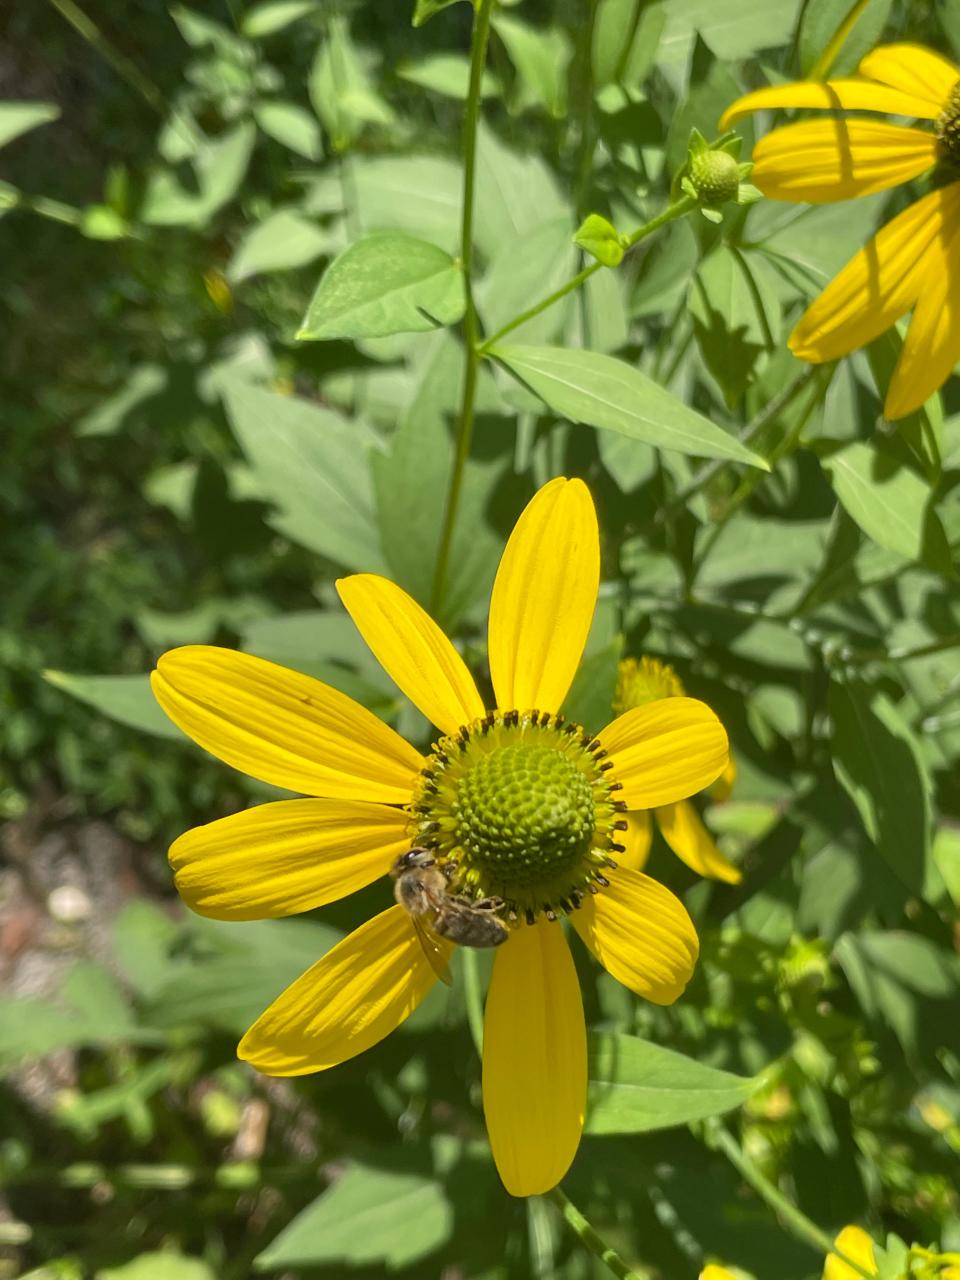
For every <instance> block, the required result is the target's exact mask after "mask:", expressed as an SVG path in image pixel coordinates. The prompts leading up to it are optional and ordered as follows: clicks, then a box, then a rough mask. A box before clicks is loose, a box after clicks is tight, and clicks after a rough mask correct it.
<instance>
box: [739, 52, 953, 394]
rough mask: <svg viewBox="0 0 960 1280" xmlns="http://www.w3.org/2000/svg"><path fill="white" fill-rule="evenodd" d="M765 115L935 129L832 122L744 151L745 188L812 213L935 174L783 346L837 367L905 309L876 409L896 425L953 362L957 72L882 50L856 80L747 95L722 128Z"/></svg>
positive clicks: (804, 124)
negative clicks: (814, 111) (901, 336)
mask: <svg viewBox="0 0 960 1280" xmlns="http://www.w3.org/2000/svg"><path fill="white" fill-rule="evenodd" d="M773 107H814V108H822V109H825V110H829V111H831V112H837V111H838V110H853V111H873V112H887V113H888V114H890V115H895V116H906V117H908V118H910V119H915V120H923V121H929V122H932V126H933V127H932V128H931V127H929V126H928V127H925V128H913V127H909V126H906V125H900V124H890V123H887V122H885V121H878V120H873V119H870V118H865V117H863V116H854V117H846V116H839V115H836V114H834V115H831V116H830V117H828V118H826V119H819V120H804V121H801V122H800V123H797V124H788V125H785V126H784V127H782V128H780V129H775V130H774V131H773V133H769V134H767V135H766V137H764V138H762V139H761V140H760V142H758V143H757V145H756V147H755V148H754V152H753V162H754V167H753V174H752V181H753V182H754V183H755V184H756V185H757V186H758V187H759V188H760V190H761V191H762V192H763V193H764V195H766V196H769V197H770V198H771V199H773V200H806V201H809V202H810V203H812V204H822V203H829V202H832V201H836V200H849V199H851V198H853V197H856V196H865V195H870V194H872V193H873V192H876V191H886V190H888V189H890V188H891V187H896V186H899V185H900V184H901V183H903V182H909V181H910V180H911V179H912V178H918V177H920V175H921V174H924V173H926V172H927V171H928V170H930V169H933V168H934V166H940V169H939V170H938V174H937V178H938V179H939V178H940V177H942V179H943V181H942V182H941V183H940V184H939V185H938V186H937V187H936V189H935V190H933V191H931V192H929V194H927V195H925V196H923V197H922V198H921V199H919V200H917V201H916V203H914V204H912V205H910V207H909V208H907V209H905V210H904V211H903V212H902V213H900V214H898V215H897V216H896V217H895V218H894V219H893V220H892V221H891V222H888V223H887V225H886V226H885V227H883V229H882V230H881V231H880V232H879V233H878V234H877V235H876V236H874V238H873V239H872V240H871V241H870V242H869V244H867V246H866V247H865V248H864V249H862V250H861V251H860V252H859V253H858V254H857V255H856V256H855V257H854V258H852V259H851V261H850V262H848V263H847V265H846V266H845V267H844V268H843V270H842V271H841V272H840V274H839V275H838V276H837V277H836V279H835V280H834V281H833V282H832V283H831V284H830V285H828V287H827V288H826V289H825V290H824V291H823V293H821V294H820V296H819V297H818V298H817V299H816V300H815V301H814V302H813V304H812V305H811V306H810V307H809V308H808V309H807V311H806V312H805V314H804V315H803V316H802V317H801V319H800V323H799V324H798V325H797V327H796V328H795V329H794V331H793V333H792V334H791V336H790V340H789V345H790V350H791V351H792V352H793V353H794V355H796V356H799V357H800V358H801V359H803V360H810V361H813V362H814V363H819V362H821V361H824V360H837V359H839V358H840V357H841V356H845V355H848V354H849V353H850V352H851V351H855V350H857V349H858V348H859V347H863V346H865V345H866V344H867V343H869V342H872V341H873V340H874V339H875V338H877V337H879V335H880V334H881V333H883V332H884V331H885V330H886V329H889V328H890V327H891V325H894V324H895V323H896V322H897V321H898V320H899V319H900V318H901V317H902V316H905V315H906V314H907V312H908V311H910V310H911V309H912V310H913V317H912V319H911V321H910V327H909V330H908V332H907V336H906V339H905V340H904V344H903V349H902V351H901V352H900V358H899V359H898V361H897V366H896V369H895V370H894V374H893V377H892V379H891V382H890V386H889V388H888V390H887V397H886V402H885V404H884V414H885V415H886V417H887V418H889V419H895V418H902V417H903V416H904V415H905V414H908V413H911V412H912V411H913V410H914V409H917V408H919V407H920V405H922V404H923V403H924V401H925V400H927V399H928V398H929V397H930V396H931V395H932V394H933V393H934V392H935V391H936V390H937V389H938V388H939V387H940V386H942V384H943V383H944V381H945V380H946V379H947V377H948V376H949V374H950V373H951V371H952V369H953V367H954V364H955V363H956V361H957V359H958V358H960V182H958V178H960V69H958V68H957V67H956V66H955V65H954V64H953V63H952V62H949V61H948V60H947V59H946V58H943V57H941V56H940V54H937V53H933V52H932V51H931V50H929V49H924V48H921V47H920V46H918V45H912V44H891V45H884V46H882V47H881V48H879V49H875V50H874V51H873V52H872V53H870V54H868V55H867V56H866V57H865V58H864V59H863V60H862V62H861V63H860V65H859V67H858V68H857V74H856V75H855V76H851V77H847V78H843V79H837V80H827V81H826V82H825V83H823V84H820V83H816V82H814V81H796V82H795V83H792V84H784V85H772V86H770V87H769V88H766V89H759V90H757V91H756V92H755V93H748V94H747V95H746V96H745V97H742V98H739V99H738V100H737V101H736V102H734V103H733V104H732V106H730V107H728V108H727V110H726V112H725V113H724V115H723V118H722V120H721V122H720V124H721V128H724V129H726V128H727V127H728V126H729V125H730V124H731V123H732V122H733V121H734V120H737V119H739V118H740V117H741V116H743V115H746V114H748V113H749V112H751V111H759V110H761V109H763V108H773Z"/></svg>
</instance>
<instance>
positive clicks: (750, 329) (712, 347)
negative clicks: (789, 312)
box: [688, 245, 780, 406]
mask: <svg viewBox="0 0 960 1280" xmlns="http://www.w3.org/2000/svg"><path fill="white" fill-rule="evenodd" d="M688 305H689V307H690V314H691V315H692V316H693V323H694V332H695V333H696V335H697V343H698V345H699V347H700V352H701V354H702V356H703V360H704V363H705V364H706V366H707V368H708V369H709V370H710V372H711V373H712V374H713V376H714V378H716V380H717V383H718V385H719V386H720V389H721V390H722V391H723V395H724V399H725V400H726V402H727V404H728V405H731V406H732V405H734V404H736V403H737V401H738V400H739V399H740V397H741V396H742V395H743V393H744V392H745V391H746V389H747V387H748V385H749V384H750V383H751V382H752V381H753V379H754V376H755V370H756V366H757V362H758V360H759V359H760V357H761V356H762V355H763V353H764V352H765V351H768V350H770V349H772V347H773V345H774V343H775V342H776V339H777V338H778V337H779V334H780V299H779V296H778V294H777V283H776V275H775V273H774V271H773V268H772V267H770V265H769V264H768V263H767V262H765V261H764V259H763V258H762V257H761V256H760V255H759V254H748V253H745V252H743V251H741V250H739V249H732V248H729V247H727V246H726V245H720V246H718V248H717V249H715V250H714V252H713V253H711V254H709V255H708V256H707V257H706V258H705V259H704V260H703V262H701V264H700V266H699V267H698V269H697V273H696V275H695V276H694V278H693V280H692V282H691V287H690V294H689V303H688Z"/></svg>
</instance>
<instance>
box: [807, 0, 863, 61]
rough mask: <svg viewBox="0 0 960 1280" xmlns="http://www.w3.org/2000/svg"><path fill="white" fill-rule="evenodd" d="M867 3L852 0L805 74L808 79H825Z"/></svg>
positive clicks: (860, 0)
mask: <svg viewBox="0 0 960 1280" xmlns="http://www.w3.org/2000/svg"><path fill="white" fill-rule="evenodd" d="M869 3H870V0H854V3H853V4H852V5H851V6H850V8H849V10H848V11H847V16H846V17H845V18H844V20H843V21H842V22H841V23H840V25H839V27H837V29H836V31H835V32H834V33H833V36H832V37H831V39H830V42H829V44H828V45H827V47H826V48H825V49H824V51H823V53H821V55H820V57H819V58H818V59H817V60H816V62H815V63H814V64H813V66H812V67H811V68H810V74H809V75H808V76H807V79H808V80H826V78H827V76H828V75H829V74H830V72H831V70H832V68H833V64H834V63H835V62H836V60H837V58H838V57H839V55H840V50H841V49H842V48H843V46H844V45H845V44H846V42H847V37H848V36H849V34H850V32H851V31H852V30H853V28H854V27H855V26H856V25H857V23H858V22H859V21H860V17H861V15H862V14H863V12H864V10H865V9H866V7H867V5H868V4H869Z"/></svg>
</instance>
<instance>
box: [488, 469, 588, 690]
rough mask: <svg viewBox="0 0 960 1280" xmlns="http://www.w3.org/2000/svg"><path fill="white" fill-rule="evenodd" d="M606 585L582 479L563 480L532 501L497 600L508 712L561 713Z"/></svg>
mask: <svg viewBox="0 0 960 1280" xmlns="http://www.w3.org/2000/svg"><path fill="white" fill-rule="evenodd" d="M599 585H600V535H599V532H598V529H597V513H596V511H595V509H594V506H593V499H592V498H591V497H590V492H589V490H588V489H587V487H586V485H585V484H584V483H583V482H582V481H581V480H565V479H563V478H562V477H559V478H558V479H556V480H551V481H550V482H549V484H545V485H544V486H543V488H542V489H540V490H539V492H537V493H535V494H534V496H533V498H531V500H530V502H529V503H528V504H527V506H526V508H525V510H524V511H523V513H522V514H521V516H520V519H519V520H518V521H517V523H516V525H515V526H514V530H513V532H512V533H511V535H510V538H509V541H508V542H507V546H506V549H505V550H504V553H503V559H502V560H501V561H500V567H499V569H498V570H497V578H496V581H495V582H494V584H493V595H492V596H491V599H490V623H489V643H488V649H489V655H490V675H491V677H492V679H493V689H494V693H495V695H496V700H497V706H498V707H499V708H500V709H501V710H502V711H510V710H518V711H531V710H538V711H548V712H556V711H559V710H560V705H561V703H562V702H563V699H564V698H565V697H566V695H567V691H568V690H569V688H570V684H571V682H572V680H573V677H574V674H575V673H576V670H577V667H578V666H579V664H580V658H581V656H582V654H583V646H584V644H585V643H586V640H587V632H588V631H589V630H590V623H591V622H592V620H593V611H594V608H595V607H596V603H597V590H598V588H599Z"/></svg>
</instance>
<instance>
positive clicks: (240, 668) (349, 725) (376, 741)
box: [150, 644, 424, 804]
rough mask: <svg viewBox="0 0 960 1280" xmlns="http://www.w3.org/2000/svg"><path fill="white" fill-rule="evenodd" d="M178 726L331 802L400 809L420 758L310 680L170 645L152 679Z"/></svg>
mask: <svg viewBox="0 0 960 1280" xmlns="http://www.w3.org/2000/svg"><path fill="white" fill-rule="evenodd" d="M150 682H151V685H152V687H153V692H154V696H155V697H156V699H157V701H158V702H159V703H160V705H161V707H163V709H164V711H165V712H166V713H167V715H168V716H169V717H170V719H171V720H172V721H173V723H174V724H175V725H177V726H178V728H180V729H182V730H183V732H184V733H185V734H187V736H188V737H190V738H192V739H193V740H194V742H196V743H197V744H198V745H199V746H201V747H203V748H204V750H206V751H209V752H210V753H211V754H212V755H215V756H216V757H217V758H218V759H220V760H223V761H225V762H226V763H227V764H229V765H232V766H233V767H234V768H235V769H239V770H240V771H241V772H242V773H246V774H249V775H250V776H251V777H253V778H259V779H260V780H261V781H262V782H270V783H272V784H273V785H274V786H277V787H287V788H288V789H289V790H291V791H304V792H306V793H307V794H308V795H319V796H327V797H330V798H331V799H337V800H371V801H378V802H380V803H383V804H406V803H407V802H408V801H409V799H410V796H411V793H412V791H413V787H414V785H415V783H416V780H417V775H418V773H419V772H420V769H421V768H422V767H423V763H424V762H423V758H422V756H421V755H420V754H419V752H417V751H415V750H414V749H413V747H411V746H410V744H409V743H408V742H405V741H404V740H403V738H401V737H400V735H399V734H397V733H394V731H393V730H392V729H391V728H389V727H388V726H387V725H385V724H384V723H383V721H382V720H378V719H377V717H376V716H375V715H374V714H373V713H372V712H371V711H368V710H367V709H366V707H361V706H360V704H359V703H358V702H354V700H353V699H352V698H348V697H347V696H346V694H343V693H340V692H339V690H337V689H331V688H330V686H329V685H326V684H322V683H321V682H320V681H319V680H314V679H313V677H312V676H305V675H302V674H301V673H300V672H299V671H291V670H290V669H289V668H288V667H281V666H278V665H277V664H276V663H275V662H267V661H266V660H265V659H263V658H254V657H253V656H252V655H250V654H248V653H236V652H235V651H234V650H232V649H218V648H216V647H214V646H213V645H199V644H198V645H185V646H184V647H183V648H182V649H171V650H170V652H169V653H165V654H164V655H163V657H162V658H161V659H160V661H159V662H158V663H157V669H156V671H154V673H153V675H152V676H151V678H150Z"/></svg>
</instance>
